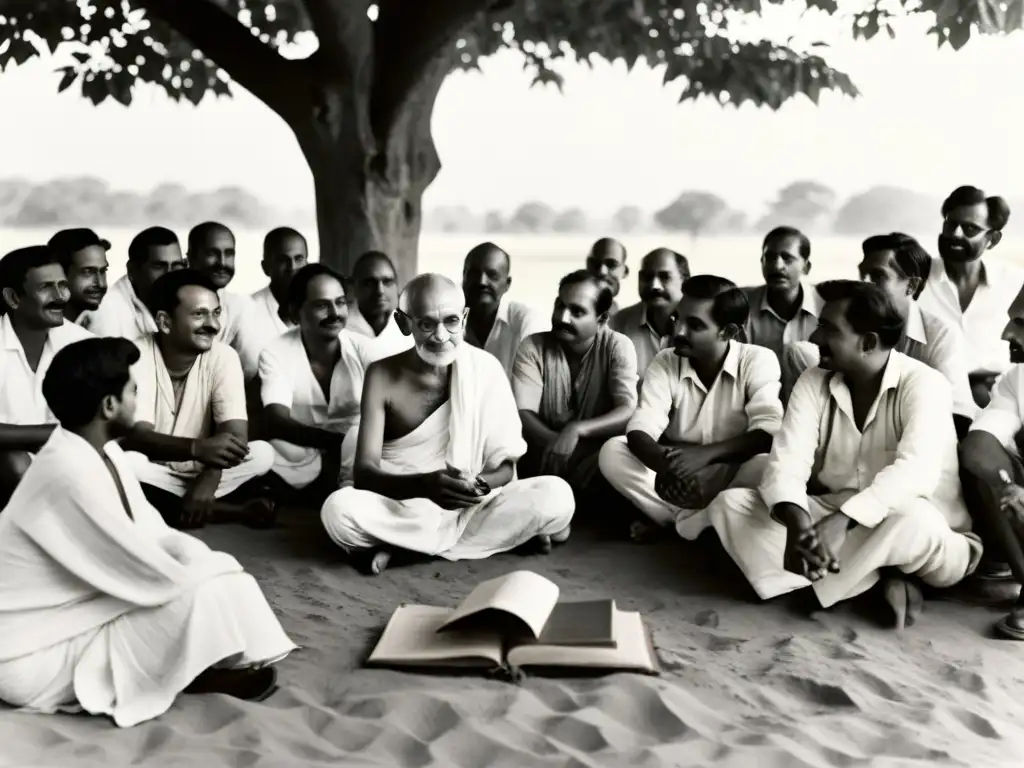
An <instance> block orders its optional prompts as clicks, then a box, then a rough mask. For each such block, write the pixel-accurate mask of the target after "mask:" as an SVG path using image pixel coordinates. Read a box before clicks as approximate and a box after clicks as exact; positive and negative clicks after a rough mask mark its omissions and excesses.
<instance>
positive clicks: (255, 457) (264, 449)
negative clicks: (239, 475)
mask: <svg viewBox="0 0 1024 768" xmlns="http://www.w3.org/2000/svg"><path fill="white" fill-rule="evenodd" d="M276 456H277V454H276V452H275V451H274V446H272V445H271V444H270V443H268V442H265V441H263V440H255V441H253V442H251V443H249V455H248V456H247V457H246V462H247V465H248V467H249V468H250V470H251V471H252V474H253V475H254V476H256V477H259V476H260V475H265V474H267V472H269V471H270V468H271V467H273V466H274V459H275V458H276Z"/></svg>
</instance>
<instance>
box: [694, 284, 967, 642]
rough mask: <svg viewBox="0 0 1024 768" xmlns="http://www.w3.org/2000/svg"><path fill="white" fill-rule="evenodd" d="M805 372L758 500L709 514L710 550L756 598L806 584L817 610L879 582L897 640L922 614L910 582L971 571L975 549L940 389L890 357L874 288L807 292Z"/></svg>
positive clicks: (888, 307)
mask: <svg viewBox="0 0 1024 768" xmlns="http://www.w3.org/2000/svg"><path fill="white" fill-rule="evenodd" d="M818 292H819V294H820V295H821V298H822V301H823V302H824V304H823V306H822V308H821V313H820V314H819V317H818V321H819V324H818V328H817V329H816V330H815V331H814V333H813V334H812V335H811V341H812V342H813V343H815V344H817V345H818V347H819V349H820V352H821V365H820V367H818V368H812V369H810V370H808V371H807V372H806V373H804V374H803V375H802V376H801V377H800V378H799V379H798V380H797V382H796V385H795V386H794V387H793V393H792V396H791V397H790V400H789V405H788V407H787V409H786V415H785V418H784V419H783V422H782V429H781V430H780V431H779V434H778V435H777V436H776V438H775V444H774V446H773V448H772V453H771V457H770V459H769V461H768V466H767V468H766V469H765V473H764V479H763V481H762V482H761V485H760V486H759V488H758V489H757V490H729V491H726V492H725V493H723V494H721V495H720V496H719V497H718V498H717V499H716V500H715V501H714V502H712V504H711V507H710V509H709V516H710V518H711V524H712V525H713V526H714V528H715V531H717V532H718V536H719V538H720V539H721V541H722V546H723V547H724V548H725V550H726V552H728V553H729V555H730V556H731V557H732V559H733V560H734V561H735V562H736V564H737V565H738V566H739V567H740V570H742V571H743V573H744V575H745V576H746V577H747V580H748V581H749V582H750V584H751V586H752V587H753V588H754V591H756V592H757V594H758V596H759V597H761V598H762V599H763V600H768V599H771V598H773V597H777V596H778V595H783V594H786V593H788V592H793V591H796V590H799V589H803V588H805V587H808V586H811V587H812V588H813V590H814V594H815V596H816V598H817V600H818V601H819V602H820V603H821V605H822V606H823V607H825V608H828V607H830V606H832V605H834V604H836V603H838V602H839V601H841V600H848V599H850V598H852V597H855V596H857V595H859V594H861V593H864V592H867V591H868V590H869V589H870V588H871V587H873V586H874V585H875V584H876V583H878V582H879V581H881V583H882V590H881V593H882V596H883V597H884V598H885V601H886V602H887V603H888V604H889V606H890V607H891V609H892V612H893V613H894V615H895V625H896V627H897V628H898V629H902V628H903V627H904V626H906V625H909V624H912V623H913V622H914V621H915V619H916V616H917V614H918V613H919V612H920V610H921V608H922V597H921V590H920V588H919V586H918V581H921V582H924V583H925V584H929V585H930V586H933V587H949V586H952V585H953V584H956V583H957V582H958V581H960V580H961V579H963V578H964V577H965V576H967V575H968V574H970V573H971V572H972V571H973V570H974V569H975V567H977V565H978V560H979V559H980V557H981V542H980V541H979V539H978V537H977V536H975V535H974V534H972V533H970V529H971V519H970V517H969V515H968V514H967V509H966V508H965V506H964V502H963V498H962V496H961V493H960V480H959V478H958V476H957V471H958V467H957V455H956V450H957V440H956V432H955V431H954V429H953V422H952V420H951V419H950V418H949V417H948V416H946V414H948V413H950V411H951V410H952V407H953V400H952V395H951V390H950V386H949V382H948V381H946V378H945V377H944V376H943V375H942V374H941V373H939V372H938V371H936V370H934V369H932V368H929V367H928V366H927V365H925V364H924V363H921V362H918V361H917V360H912V359H911V358H909V357H907V356H906V355H904V354H902V353H901V352H897V351H896V349H895V347H896V345H897V344H898V343H899V341H900V339H901V338H902V337H903V333H904V322H905V321H904V319H903V316H902V315H900V313H899V311H898V310H897V309H896V307H894V306H893V304H892V302H891V301H890V300H889V298H888V297H887V296H886V295H885V293H884V292H883V291H882V290H881V289H879V288H878V287H877V286H874V285H871V284H870V283H864V282H859V281H856V280H831V281H827V282H824V283H820V284H819V285H818Z"/></svg>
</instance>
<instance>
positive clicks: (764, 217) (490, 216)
mask: <svg viewBox="0 0 1024 768" xmlns="http://www.w3.org/2000/svg"><path fill="white" fill-rule="evenodd" d="M965 183H967V182H965ZM943 191H944V192H949V191H952V190H943ZM943 198H944V195H943V194H923V193H921V192H917V191H914V190H912V189H906V188H903V187H893V186H884V185H882V186H875V187H871V188H870V189H868V190H866V191H864V192H861V193H859V194H855V195H853V196H852V197H850V198H848V199H846V200H841V199H840V197H839V196H838V195H837V194H836V192H835V191H834V190H833V189H832V188H830V187H828V186H827V185H825V184H822V183H821V182H818V181H813V180H802V181H794V182H792V183H790V184H787V185H786V186H784V187H783V188H782V189H780V190H779V191H778V193H777V194H776V196H775V198H774V199H772V200H769V201H768V202H767V204H766V206H765V209H764V211H763V212H761V214H760V215H759V216H755V217H750V216H749V215H748V213H747V212H746V211H742V210H738V209H736V208H733V207H732V206H731V205H730V204H729V203H728V201H727V200H725V199H724V198H722V197H721V196H719V195H717V194H715V193H714V192H708V191H704V190H687V191H684V192H682V193H681V194H680V195H679V196H678V197H677V198H676V199H675V200H673V201H672V202H670V203H669V204H668V205H666V206H665V207H664V208H661V209H660V210H657V211H653V212H645V211H643V210H642V209H640V208H639V207H637V206H635V205H626V206H623V207H622V208H620V209H619V210H618V211H616V212H615V214H614V215H613V216H611V218H595V217H591V216H588V215H587V214H586V212H584V211H582V210H580V209H579V208H570V209H568V210H557V209H555V208H554V207H552V206H550V205H548V204H546V203H543V202H537V201H530V202H526V203H523V204H522V205H521V206H519V207H518V208H517V209H516V210H515V211H513V212H512V213H511V214H505V213H503V212H501V211H489V212H486V213H483V214H481V213H477V212H474V211H472V210H470V209H469V208H467V207H465V206H447V207H440V208H436V209H434V210H432V211H429V212H428V213H427V215H426V217H425V220H424V229H425V230H427V231H434V232H452V233H457V232H467V233H470V232H472V233H475V232H496V233H500V232H511V233H517V232H518V233H536V234H540V233H577V232H578V233H583V232H586V233H591V234H593V233H609V232H614V233H620V234H631V233H639V232H645V231H650V232H658V231H669V232H680V233H685V234H689V235H690V236H691V237H694V238H697V237H701V236H704V235H735V234H747V233H764V232H767V231H768V230H769V229H771V228H772V227H776V226H779V225H781V224H788V225H789V226H793V227H798V228H799V229H801V230H804V231H805V232H808V233H816V234H826V233H834V234H837V235H864V234H870V233H874V232H890V231H904V232H930V231H932V230H934V229H935V226H936V223H937V222H938V217H939V208H940V207H941V205H942V200H943ZM1021 202H1022V203H1024V201H1021ZM1010 207H1011V210H1013V208H1014V203H1013V201H1012V200H1011V201H1010ZM1017 210H1024V205H1022V206H1020V207H1018V208H1017Z"/></svg>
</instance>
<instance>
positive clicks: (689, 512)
mask: <svg viewBox="0 0 1024 768" xmlns="http://www.w3.org/2000/svg"><path fill="white" fill-rule="evenodd" d="M748 311H749V306H748V304H747V298H746V296H745V295H744V293H743V291H742V290H740V289H739V288H737V287H736V286H735V285H734V284H733V283H732V282H730V281H729V280H726V279H725V278H723V277H717V276H715V275H698V276H695V277H691V278H690V279H689V280H687V281H686V282H685V283H683V297H682V300H681V301H680V302H679V304H678V305H677V306H676V309H675V311H674V313H673V314H672V316H671V324H672V327H673V332H672V333H673V335H672V344H673V349H666V350H663V351H661V352H659V353H658V355H657V356H656V357H655V358H654V360H653V361H652V362H651V365H650V367H648V369H647V374H646V376H645V377H644V382H643V386H642V387H641V389H640V405H639V407H638V408H637V410H636V414H635V415H634V416H633V418H632V419H631V420H630V422H629V425H628V426H627V427H626V436H625V437H617V438H612V439H611V440H609V441H608V442H607V443H605V445H604V447H603V448H602V449H601V456H600V466H601V472H602V474H603V475H604V476H605V478H606V479H607V480H608V482H609V483H610V484H611V485H612V487H613V488H615V489H616V490H617V491H618V492H619V493H620V494H622V495H623V496H624V497H625V498H626V499H627V500H628V501H629V502H630V503H631V504H633V506H634V507H636V509H637V510H638V511H639V512H640V513H642V515H643V516H644V517H645V518H646V520H644V521H642V522H640V521H638V522H636V523H634V525H633V532H632V533H633V538H634V539H635V540H638V541H640V540H643V539H646V538H648V537H649V536H650V535H651V534H652V533H654V532H656V531H657V530H658V529H659V528H663V527H667V526H671V525H674V527H675V530H676V532H677V533H678V534H679V535H680V536H682V537H683V538H684V539H689V540H691V541H692V540H694V539H696V538H697V537H698V536H699V535H700V534H701V532H702V531H704V530H705V529H706V528H707V527H708V518H707V513H706V511H705V508H706V507H707V505H708V504H709V503H710V502H711V500H712V499H714V498H715V496H717V495H718V493H719V492H720V491H723V490H725V489H726V488H754V487H756V486H757V483H758V482H760V480H761V472H762V470H763V468H764V463H765V461H766V460H767V455H766V454H767V452H768V451H769V450H771V444H772V436H773V435H774V434H775V433H776V432H777V431H778V429H779V426H780V424H781V423H782V402H781V401H780V400H779V390H780V387H781V384H780V382H779V361H778V359H777V358H776V356H775V353H774V352H772V351H771V350H770V349H766V348H765V347H758V346H754V345H752V344H742V343H740V342H738V341H736V340H735V337H736V335H737V334H738V333H739V331H740V329H741V328H743V324H744V323H745V322H746V320H747V312H748ZM648 521H650V522H648ZM652 524H653V526H656V527H652Z"/></svg>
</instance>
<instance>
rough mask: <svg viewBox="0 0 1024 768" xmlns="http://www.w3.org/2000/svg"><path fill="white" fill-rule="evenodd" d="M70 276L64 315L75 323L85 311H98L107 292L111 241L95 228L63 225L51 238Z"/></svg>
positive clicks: (67, 275)
mask: <svg viewBox="0 0 1024 768" xmlns="http://www.w3.org/2000/svg"><path fill="white" fill-rule="evenodd" d="M47 245H49V246H50V248H52V249H53V250H54V251H55V252H56V254H57V258H58V259H60V265H61V266H62V267H64V275H65V276H66V277H67V279H68V303H67V306H65V307H64V319H65V320H67V321H68V322H70V323H74V322H76V321H77V320H78V318H79V317H81V315H82V313H83V312H95V311H96V310H97V309H99V306H100V304H101V303H102V302H103V297H104V296H106V295H107V269H108V268H109V266H110V265H109V264H108V263H107V251H109V250H110V241H109V240H104V239H103V238H102V237H100V236H99V235H97V234H96V233H95V232H93V231H92V230H91V229H82V228H75V229H62V230H60V232H58V233H57V234H55V235H54V236H53V237H51V238H50V241H49V243H47Z"/></svg>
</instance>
